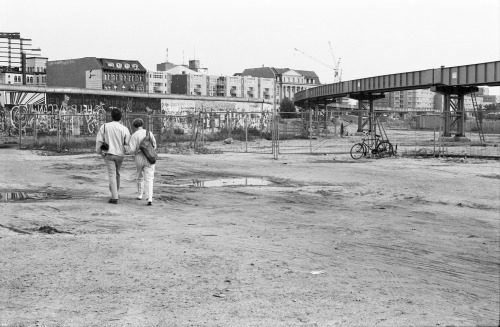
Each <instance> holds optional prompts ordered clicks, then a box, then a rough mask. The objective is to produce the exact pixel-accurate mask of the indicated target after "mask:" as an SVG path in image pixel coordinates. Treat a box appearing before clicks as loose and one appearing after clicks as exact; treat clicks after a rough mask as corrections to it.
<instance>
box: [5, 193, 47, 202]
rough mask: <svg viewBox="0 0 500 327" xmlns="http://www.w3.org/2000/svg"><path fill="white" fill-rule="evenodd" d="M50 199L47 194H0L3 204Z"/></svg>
mask: <svg viewBox="0 0 500 327" xmlns="http://www.w3.org/2000/svg"><path fill="white" fill-rule="evenodd" d="M46 198H48V194H47V193H43V192H7V193H0V201H1V202H10V201H24V200H41V199H46Z"/></svg>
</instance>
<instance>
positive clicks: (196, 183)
mask: <svg viewBox="0 0 500 327" xmlns="http://www.w3.org/2000/svg"><path fill="white" fill-rule="evenodd" d="M270 184H272V182H270V181H268V180H266V179H264V178H221V179H214V180H198V179H193V181H192V183H185V184H184V183H183V184H180V185H172V184H163V186H171V187H172V186H173V187H197V188H201V187H224V186H266V185H270Z"/></svg>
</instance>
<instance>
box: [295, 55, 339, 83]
mask: <svg viewBox="0 0 500 327" xmlns="http://www.w3.org/2000/svg"><path fill="white" fill-rule="evenodd" d="M294 50H295V51H296V52H300V53H301V54H303V55H304V56H306V57H309V58H311V59H312V60H314V61H316V62H318V63H320V64H322V65H323V66H325V67H328V68H330V69H332V70H333V71H334V82H338V81H339V79H338V76H339V72H338V63H337V67H333V66H330V65H328V64H326V63H324V62H323V61H321V60H318V59H316V58H314V57H313V56H311V55H309V54H307V53H305V52H304V51H302V50H299V49H297V48H294Z"/></svg>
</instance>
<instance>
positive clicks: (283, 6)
mask: <svg viewBox="0 0 500 327" xmlns="http://www.w3.org/2000/svg"><path fill="white" fill-rule="evenodd" d="M1 7H2V8H1V10H2V15H1V18H0V31H2V32H20V33H21V36H22V37H24V38H29V39H32V40H33V45H34V46H35V47H40V48H41V50H42V51H41V53H42V56H44V57H48V59H49V60H60V59H71V58H82V57H101V58H113V59H127V60H139V61H140V62H141V63H142V64H143V65H144V66H145V67H146V69H148V70H155V69H156V64H157V63H160V62H164V61H165V60H166V57H167V48H168V60H169V61H170V62H173V63H177V64H182V63H186V64H187V63H188V61H189V60H191V59H197V60H200V63H201V66H202V67H205V68H208V72H209V74H211V75H233V74H234V73H238V72H242V71H243V70H244V69H245V68H255V67H261V66H262V65H264V66H273V67H277V68H295V69H300V70H312V71H315V72H316V73H317V74H318V76H319V77H320V80H321V82H322V83H332V82H333V76H334V73H333V69H331V68H328V67H327V66H334V59H333V57H332V52H331V51H330V44H331V46H332V49H333V54H334V56H335V57H336V60H338V59H339V58H340V66H339V68H340V70H341V71H342V79H343V80H350V79H356V78H364V77H370V76H378V75H385V74H391V73H402V72H408V71H416V70H424V69H430V68H438V67H440V66H441V65H444V66H447V67H449V66H458V65H467V64H474V63H482V62H489V61H497V60H500V1H499V0H476V1H470V0H343V1H340V0H300V1H299V0H249V1H246V0H245V1H238V0H212V1H210V0H190V1H182V0H177V1H171V0H157V1H153V0H142V1H128V0H122V1H115V0H100V1H97V0H71V1H68V0H43V1H42V0H2V1H1ZM295 48H297V49H298V50H300V51H301V52H297V51H295V50H294V49H295ZM304 53H305V54H304ZM313 58H314V59H313ZM320 62H322V63H323V64H322V63H320ZM494 93H498V88H495V90H494Z"/></svg>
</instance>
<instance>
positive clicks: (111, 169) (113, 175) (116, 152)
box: [96, 108, 130, 204]
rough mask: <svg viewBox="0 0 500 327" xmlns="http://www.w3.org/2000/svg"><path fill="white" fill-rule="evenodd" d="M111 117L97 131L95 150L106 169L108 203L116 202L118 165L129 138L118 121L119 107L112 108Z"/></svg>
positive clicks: (119, 118) (118, 187)
mask: <svg viewBox="0 0 500 327" xmlns="http://www.w3.org/2000/svg"><path fill="white" fill-rule="evenodd" d="M111 118H112V119H113V121H112V122H110V123H105V124H104V125H102V126H101V128H100V129H99V133H97V138H96V151H97V153H99V154H101V155H102V157H103V158H104V162H105V163H106V168H107V171H108V178H109V190H110V191H111V199H109V201H108V203H112V204H117V203H118V191H119V190H120V167H121V166H122V162H123V158H124V157H125V145H128V142H129V140H130V132H129V130H128V128H126V127H125V126H123V125H122V124H121V123H120V120H121V119H122V112H121V111H120V109H116V108H114V109H112V110H111ZM103 144H108V149H107V150H104V149H102V145H103Z"/></svg>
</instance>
